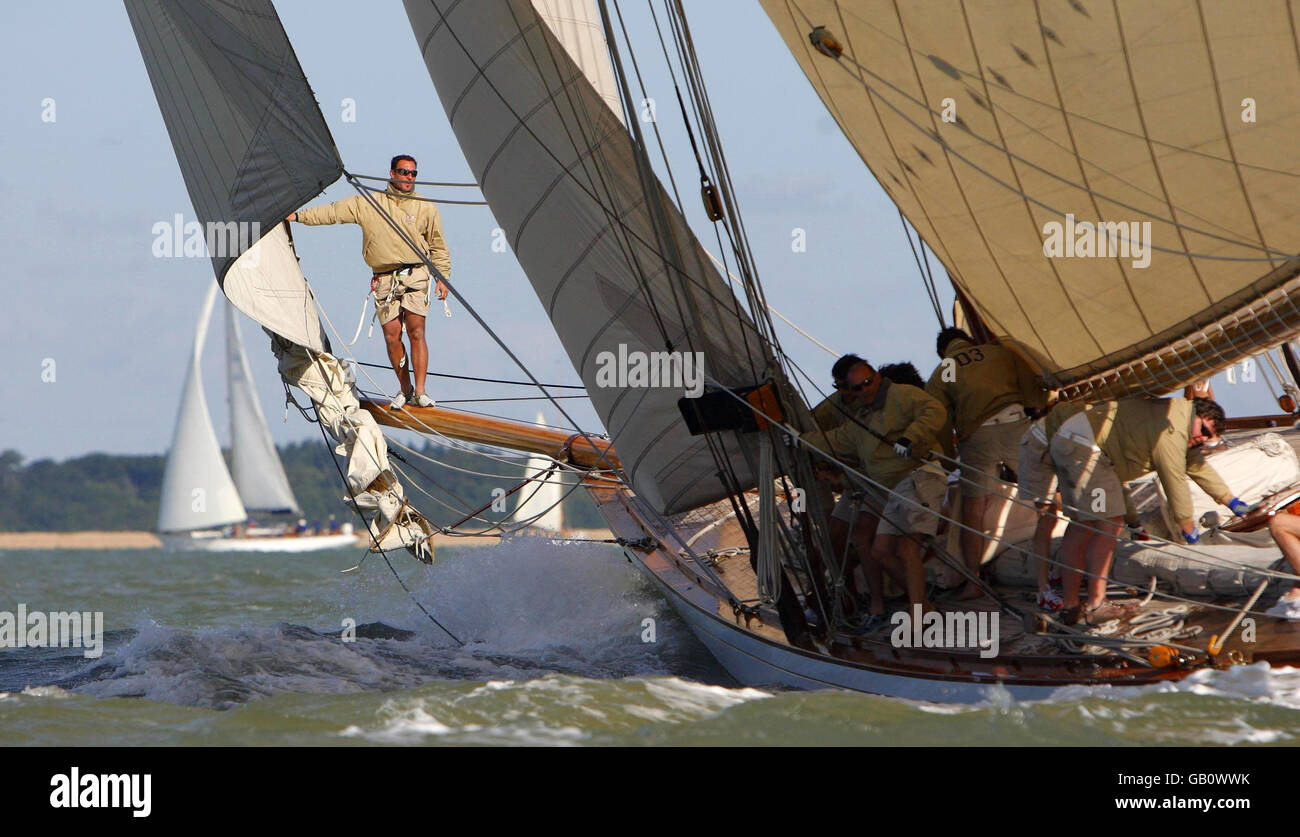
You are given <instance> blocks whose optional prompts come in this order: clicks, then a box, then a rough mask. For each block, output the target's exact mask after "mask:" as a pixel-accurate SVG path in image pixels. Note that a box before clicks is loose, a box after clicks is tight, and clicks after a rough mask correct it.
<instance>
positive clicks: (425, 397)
mask: <svg viewBox="0 0 1300 837" xmlns="http://www.w3.org/2000/svg"><path fill="white" fill-rule="evenodd" d="M411 403H412V404H414V405H415V406H417V407H434V406H437V404H438V402H437V401H434V400H433V399H432V398H430V397H429V393H427V392H422V393H420V394H419V395H417V396H415V398H414V399H413V400H412V401H411Z"/></svg>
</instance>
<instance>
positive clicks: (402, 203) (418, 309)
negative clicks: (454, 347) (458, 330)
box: [286, 154, 451, 410]
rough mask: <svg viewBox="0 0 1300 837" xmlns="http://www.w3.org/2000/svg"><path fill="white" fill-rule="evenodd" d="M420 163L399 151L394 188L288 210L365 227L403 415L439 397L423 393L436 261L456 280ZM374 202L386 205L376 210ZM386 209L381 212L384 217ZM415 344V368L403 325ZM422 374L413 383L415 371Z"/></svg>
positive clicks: (395, 405) (304, 220) (365, 254)
mask: <svg viewBox="0 0 1300 837" xmlns="http://www.w3.org/2000/svg"><path fill="white" fill-rule="evenodd" d="M415 166H416V162H415V158H414V157H412V156H410V155H409V154H399V155H398V156H396V157H394V158H393V160H392V163H391V164H390V168H389V172H388V176H389V178H390V179H389V183H388V189H386V190H385V191H383V192H375V193H372V194H370V195H369V199H367V196H366V195H353V196H352V197H349V198H344V199H343V200H341V201H335V202H334V203H328V204H325V205H324V206H316V207H312V208H310V209H302V210H299V211H297V212H291V213H289V216H288V218H287V219H286V220H289V221H297V222H298V223H300V224H308V225H316V224H359V225H360V226H361V257H362V258H363V259H365V260H366V264H368V265H370V269H371V270H372V271H373V272H374V275H373V276H372V277H371V279H370V290H371V293H373V294H374V296H375V313H376V314H377V315H378V317H379V322H380V323H381V324H382V325H383V329H384V343H385V344H386V346H387V348H388V360H389V362H390V363H392V364H393V371H394V372H396V373H397V381H398V385H399V386H400V388H401V389H400V392H399V393H398V395H397V397H396V398H394V399H393V401H392V403H391V404H390V405H389V407H390V408H391V409H394V410H400V409H401V408H402V407H404V406H405V405H406V403H407V402H408V401H409V402H411V403H413V404H415V405H416V406H417V407H432V406H433V405H434V403H435V402H434V400H433V399H432V398H430V397H429V395H428V394H427V393H426V392H425V391H424V379H425V375H426V374H427V373H428V368H429V348H428V346H427V345H426V344H425V341H424V320H425V317H426V316H427V315H428V313H429V283H430V275H429V269H428V268H427V267H425V266H424V264H423V262H422V261H421V257H424V256H427V257H428V259H429V261H431V262H433V266H434V267H436V268H437V269H438V272H439V273H440V274H442V276H443V277H449V276H450V275H451V256H450V254H449V253H448V251H447V240H446V239H445V238H444V237H443V234H442V217H441V216H440V215H439V214H438V208H437V207H436V206H434V205H433V203H432V202H431V201H429V200H428V199H427V198H422V197H420V196H419V195H417V194H416V193H415V177H416V175H417V174H418V172H417V170H416V168H415ZM371 200H373V201H374V203H375V205H377V206H378V207H379V209H378V210H376V208H375V206H372V205H371ZM381 211H382V214H381ZM385 215H387V218H388V219H392V221H393V223H396V224H397V225H398V226H399V227H401V228H402V230H403V231H404V232H405V233H406V235H407V236H408V237H409V238H410V239H411V240H412V241H414V242H415V243H416V245H417V246H419V247H420V248H422V251H423V252H416V251H414V250H412V249H411V245H409V244H407V243H406V241H404V240H403V238H402V236H401V235H399V234H398V233H397V231H396V230H394V229H393V228H392V226H390V225H389V222H388V220H387V219H386V218H385ZM437 293H438V299H446V298H447V286H446V285H445V284H443V282H442V280H441V279H439V280H438V286H437ZM403 326H405V327H406V335H407V337H408V338H409V339H410V342H411V363H410V364H409V366H408V365H406V364H405V359H406V350H405V348H404V347H403V346H402V327H403ZM412 371H414V372H415V382H414V386H412V382H411V375H410V373H411V372H412Z"/></svg>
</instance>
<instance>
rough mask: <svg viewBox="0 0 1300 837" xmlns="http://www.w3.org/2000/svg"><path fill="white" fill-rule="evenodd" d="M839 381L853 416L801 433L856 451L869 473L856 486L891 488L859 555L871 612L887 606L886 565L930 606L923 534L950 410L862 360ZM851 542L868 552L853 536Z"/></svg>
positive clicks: (939, 487) (839, 451) (942, 477)
mask: <svg viewBox="0 0 1300 837" xmlns="http://www.w3.org/2000/svg"><path fill="white" fill-rule="evenodd" d="M844 389H845V390H847V392H848V393H850V394H851V395H849V396H848V397H849V398H850V399H851V403H852V404H854V405H855V406H857V407H858V411H857V413H856V414H855V415H854V416H853V419H852V420H851V421H845V423H843V424H841V425H840V426H838V427H836V428H833V429H831V430H825V431H823V430H812V431H809V432H807V433H804V434H803V436H802V437H801V438H802V439H803V440H805V441H806V442H808V443H809V444H811V445H812V446H813V447H817V448H820V449H821V450H823V451H826V452H828V453H832V454H834V455H835V456H837V457H846V456H849V455H856V457H857V460H858V462H859V463H860V470H861V471H862V473H863V474H864V475H866V477H867V478H868V480H869V481H870V482H869V483H867V484H865V485H859V486H858V487H859V488H861V489H862V490H864V491H867V492H874V493H876V494H878V495H879V494H881V493H882V492H888V494H887V495H885V496H884V497H883V498H882V499H883V501H884V502H883V505H884V508H883V510H882V511H881V512H880V522H879V524H878V526H877V528H876V533H875V537H874V538H873V539H872V541H871V548H870V552H869V553H868V554H866V555H862V556H861V557H863V558H864V559H865V560H864V561H863V566H864V570H865V572H866V575H867V582H868V584H869V585H870V587H871V599H870V603H869V611H870V613H871V614H873V615H876V616H883V614H884V612H885V598H884V576H883V573H884V572H889V573H890V575H891V576H893V577H894V578H895V579H896V580H897V581H898V582H899V583H900V584H902V585H903V586H904V587H905V589H906V590H907V596H908V600H909V602H910V603H911V604H919V605H922V606H923V607H924V608H926V609H927V610H928V609H929V608H930V603H929V602H928V601H926V599H925V570H924V568H923V567H922V564H921V562H922V558H923V555H924V548H923V546H922V541H921V538H922V537H923V536H925V535H933V534H935V532H936V531H937V529H938V524H939V518H938V515H939V513H940V511H941V509H942V506H943V500H944V495H945V493H946V490H947V482H946V481H947V475H946V473H945V472H944V470H943V468H941V467H940V466H939V465H938V464H937V463H935V462H934V461H933V460H932V459H931V455H932V454H933V453H934V452H935V451H938V450H941V446H940V443H939V435H940V434H941V433H942V432H943V431H944V428H945V425H946V423H947V413H946V412H945V410H944V409H943V405H942V404H940V403H939V402H938V401H936V400H935V399H934V398H933V397H931V396H930V395H928V394H926V392H925V390H923V389H919V388H917V387H914V386H909V385H907V384H896V383H893V382H892V381H890V380H889V379H888V378H886V377H884V376H883V375H881V374H880V373H878V372H877V371H876V370H875V369H873V368H872V367H871V366H870V365H868V364H867V363H865V362H863V363H859V364H856V365H855V366H853V368H851V369H850V370H849V372H848V375H847V378H846V381H845V387H844ZM856 482H858V483H861V480H857V481H856ZM855 545H856V546H857V547H858V549H859V550H860V552H863V553H865V552H866V550H865V549H864V546H865V544H863V543H861V542H857V540H856V538H855ZM863 627H864V628H865V627H870V625H869V624H868V625H864V626H863Z"/></svg>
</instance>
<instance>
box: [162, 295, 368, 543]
mask: <svg viewBox="0 0 1300 837" xmlns="http://www.w3.org/2000/svg"><path fill="white" fill-rule="evenodd" d="M217 290H218V288H217V284H216V283H215V282H213V284H212V289H211V290H210V291H209V292H208V295H207V298H206V299H205V300H204V302H203V311H202V313H201V314H200V316H199V323H198V329H197V332H196V334H195V337H194V350H193V352H192V353H191V356H190V368H189V372H188V373H187V375H186V377H185V388H184V390H183V391H182V393H181V405H180V410H179V411H178V413H177V416H176V433H175V435H174V436H173V437H172V446H171V450H170V452H169V453H168V455H167V468H166V471H164V473H163V483H162V492H161V496H160V498H159V504H158V532H159V535H160V536H161V537H162V540H163V545H164V546H166V547H167V548H169V549H178V550H199V551H204V552H312V551H316V550H321V549H337V548H340V547H348V546H354V545H355V544H356V537H355V536H354V535H353V534H352V525H351V524H350V523H345V524H343V526H342V527H340V529H339V530H338V531H335V532H326V533H321V534H309V533H307V532H305V531H299V530H301V529H302V528H303V526H302V525H301V523H302V522H301V520H300V521H299V526H297V527H295V526H293V525H289V524H281V525H278V526H265V527H258V526H250V525H248V522H249V513H250V512H256V513H262V514H294V515H297V514H300V513H301V510H300V509H299V507H298V501H297V500H296V499H295V498H294V496H293V489H292V488H290V487H289V479H288V477H286V476H285V473H284V466H283V465H282V464H281V463H280V457H279V456H278V455H277V454H276V452H275V445H274V443H273V442H272V441H271V431H270V429H269V428H268V427H267V425H266V417H265V416H264V415H263V414H262V408H261V406H260V405H259V404H258V401H257V396H256V394H255V393H254V391H253V380H252V375H251V374H250V372H249V368H248V358H247V357H245V355H244V346H243V343H242V342H241V340H240V337H239V325H238V323H237V322H236V321H235V312H234V310H233V308H232V307H231V306H230V304H229V303H227V305H226V367H227V374H228V382H229V400H230V434H231V445H230V447H231V454H230V461H231V466H232V467H231V469H227V468H226V463H225V460H224V459H222V456H221V446H220V444H219V443H218V442H217V434H216V430H214V429H213V426H212V416H211V413H209V411H208V403H207V399H206V398H205V397H204V395H203V377H202V373H201V371H200V368H199V362H200V358H201V357H202V354H203V343H204V340H205V339H206V338H207V333H208V323H209V321H210V320H211V318H212V309H213V305H214V303H215V301H216V297H217ZM232 470H233V472H234V473H233V478H232V475H231V471H232Z"/></svg>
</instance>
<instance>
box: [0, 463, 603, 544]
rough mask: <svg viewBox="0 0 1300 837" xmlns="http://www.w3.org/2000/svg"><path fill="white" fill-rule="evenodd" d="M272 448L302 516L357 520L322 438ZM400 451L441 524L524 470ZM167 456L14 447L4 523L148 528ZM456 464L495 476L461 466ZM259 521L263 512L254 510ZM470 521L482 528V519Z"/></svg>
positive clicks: (1, 526) (577, 505) (2, 498)
mask: <svg viewBox="0 0 1300 837" xmlns="http://www.w3.org/2000/svg"><path fill="white" fill-rule="evenodd" d="M276 450H277V451H278V452H279V454H280V460H281V461H282V462H283V463H284V470H285V473H286V474H287V475H288V477H289V484H290V485H291V486H293V492H294V495H295V496H296V497H297V498H298V504H299V505H300V506H301V507H302V516H303V517H305V518H306V519H307V520H308V521H325V520H327V519H328V518H329V516H330V515H331V514H332V515H334V516H335V517H336V518H337V519H338V520H339V521H348V520H351V521H352V522H354V523H355V522H356V520H355V514H354V513H353V512H352V511H351V509H349V508H348V507H347V506H345V505H344V504H343V497H344V496H345V495H346V493H347V489H346V488H345V487H344V484H343V482H342V480H341V479H340V477H339V472H338V470H337V468H336V467H335V462H334V461H332V460H334V459H337V460H338V465H339V466H340V467H346V463H344V461H343V460H342V458H341V457H335V455H334V454H333V452H332V451H331V450H330V449H329V448H327V447H326V446H325V445H324V443H322V442H319V441H303V442H293V443H290V444H287V445H277V446H276ZM398 454H399V455H401V456H402V457H403V458H404V459H405V460H406V462H399V463H397V464H398V465H400V466H401V467H402V468H403V469H404V470H407V471H408V472H409V471H410V470H411V469H418V475H417V477H416V478H417V479H418V480H419V482H420V485H421V487H422V488H423V489H424V490H425V491H427V492H429V494H432V495H433V496H434V497H437V498H438V500H439V501H441V502H437V501H435V500H433V499H431V498H430V497H428V496H427V495H425V494H423V493H421V492H420V491H419V490H417V489H415V488H414V487H413V486H410V485H408V486H407V496H408V497H410V498H411V501H412V502H413V503H414V504H415V505H416V507H417V508H419V509H420V510H421V511H423V512H424V513H425V515H426V516H428V518H429V519H430V520H432V521H434V522H435V523H437V524H439V525H448V524H450V523H452V522H454V521H455V520H457V519H458V518H459V517H460V516H462V515H463V514H464V513H467V512H468V511H472V510H473V509H475V508H477V507H478V506H480V505H482V504H484V503H487V502H489V501H491V500H492V489H493V488H498V487H499V488H503V489H506V490H509V489H510V488H512V487H513V486H514V485H516V484H517V483H518V481H519V480H520V478H521V475H522V474H523V468H522V467H521V466H515V465H514V464H513V463H508V462H498V461H495V460H492V459H487V458H485V457H482V456H478V455H476V454H474V453H472V452H469V451H465V450H458V449H455V448H450V447H446V446H444V445H438V444H434V443H432V442H426V443H425V444H424V447H423V449H421V450H420V454H422V455H423V456H427V457H429V458H431V459H434V460H437V461H438V462H437V463H433V462H428V461H425V460H423V459H420V458H419V457H417V456H415V455H413V454H411V453H409V452H405V451H399V452H398ZM227 456H228V453H227ZM166 462H167V458H166V457H165V456H131V455H115V454H106V453H92V454H87V455H85V456H81V457H78V458H76V459H69V460H66V461H64V462H55V461H53V460H50V459H39V460H36V461H34V462H30V463H26V464H24V459H23V456H22V455H21V454H20V453H18V451H15V450H12V449H11V450H6V451H3V452H0V531H6V532H32V531H53V532H68V531H78V530H85V529H102V530H109V531H118V530H141V529H143V530H152V529H153V528H154V526H155V525H156V523H157V519H158V496H159V492H160V490H161V488H162V477H163V469H164V467H165V466H166ZM439 463H441V464H439ZM456 468H463V469H466V470H471V471H478V472H482V473H488V474H493V475H495V476H480V475H478V474H467V473H464V472H463V471H458V470H455V469H456ZM524 490H525V491H527V490H528V489H527V488H525V489H524ZM444 504H445V505H444ZM505 505H506V508H507V509H510V510H513V508H514V497H510V498H508V499H507V500H506V502H505ZM563 509H564V518H565V523H566V525H567V526H570V527H573V528H603V527H604V526H605V523H604V521H603V520H602V519H601V517H600V514H599V513H598V512H597V511H596V507H595V504H594V503H592V501H591V498H590V497H588V496H587V492H586V491H584V490H582V489H578V490H576V491H573V492H571V493H569V494H568V496H567V497H566V498H565V501H564V505H563ZM507 514H508V512H505V513H493V512H492V511H491V510H489V511H487V512H485V513H483V515H482V516H483V517H485V518H488V519H497V518H501V517H505V516H507ZM262 520H269V518H259V521H262ZM469 526H470V528H475V529H479V528H482V524H478V523H471V524H469Z"/></svg>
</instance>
